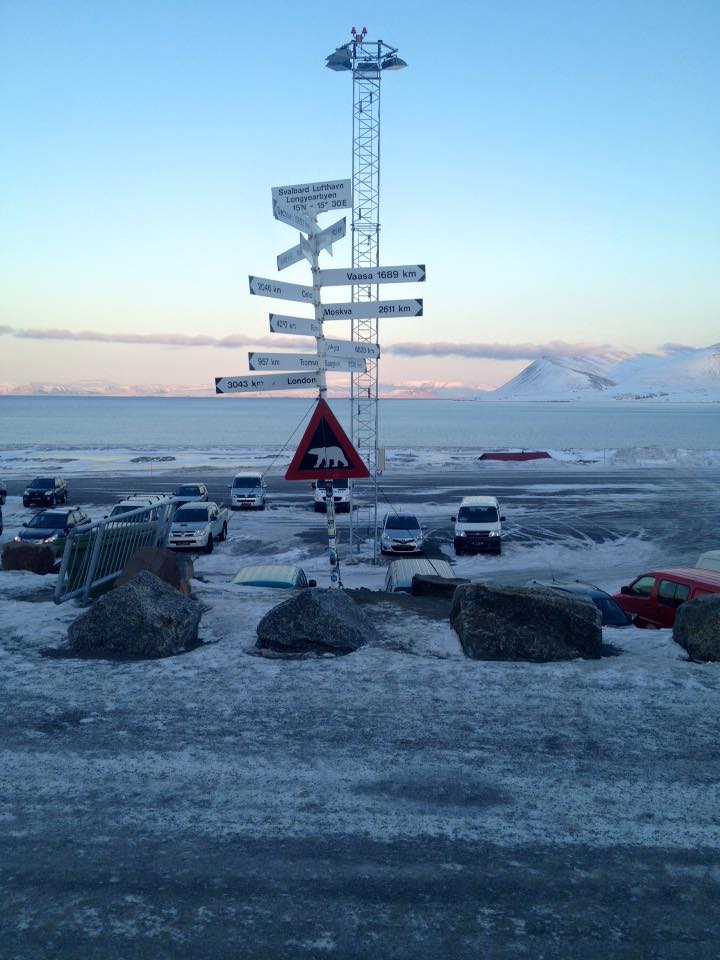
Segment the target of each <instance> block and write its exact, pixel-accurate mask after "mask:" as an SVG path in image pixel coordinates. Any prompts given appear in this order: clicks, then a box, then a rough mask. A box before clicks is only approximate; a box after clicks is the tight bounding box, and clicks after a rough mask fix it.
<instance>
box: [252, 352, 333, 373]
mask: <svg viewBox="0 0 720 960" xmlns="http://www.w3.org/2000/svg"><path fill="white" fill-rule="evenodd" d="M248 366H249V367H250V369H251V370H317V368H318V357H317V354H315V353H254V352H253V353H249V354H248Z"/></svg>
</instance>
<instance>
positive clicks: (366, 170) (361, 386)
mask: <svg viewBox="0 0 720 960" xmlns="http://www.w3.org/2000/svg"><path fill="white" fill-rule="evenodd" d="M366 35H367V30H366V29H365V27H363V29H362V32H361V33H357V32H356V31H355V28H354V27H353V29H352V36H353V39H352V40H351V41H350V43H348V44H345V46H343V47H338V48H337V50H336V51H335V53H332V54H330V56H329V57H328V58H327V59H328V63H327V66H328V67H330V68H331V69H332V70H351V71H352V75H353V136H352V185H353V213H352V266H353V267H378V266H380V260H379V257H380V80H381V77H382V75H383V72H384V71H385V70H399V69H401V68H402V67H405V66H407V64H406V63H405V61H404V60H401V59H400V57H398V56H397V48H396V47H390V46H388V45H387V44H386V43H383V41H382V40H372V41H370V40H366V39H365V38H366ZM352 299H353V300H377V299H379V298H378V288H377V285H376V284H375V285H358V286H354V287H353V288H352ZM379 326H380V324H379V320H378V319H377V318H372V319H362V320H361V319H354V320H352V321H351V327H352V329H351V339H353V340H360V341H365V342H366V343H379ZM366 362H367V370H366V372H365V373H353V374H351V386H350V403H351V421H350V422H351V438H352V441H353V443H354V445H355V448H356V449H357V451H358V453H359V454H360V456H361V457H362V458H363V460H364V461H365V463H366V465H367V468H368V470H369V471H370V483H371V485H372V492H371V498H370V503H369V506H368V507H367V508H366V510H364V511H360V510H356V511H354V512H353V510H352V509H351V511H350V550H351V551H352V549H353V547H354V546H356V545H357V546H359V540H360V537H359V530H360V529H361V528H365V527H366V528H367V531H368V534H369V535H371V536H372V538H373V559H376V558H377V513H378V486H377V459H378V458H377V448H378V423H379V417H378V370H379V361H378V360H376V359H367V361H366ZM362 514H365V516H363V515H362Z"/></svg>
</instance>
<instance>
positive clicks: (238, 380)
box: [215, 373, 318, 393]
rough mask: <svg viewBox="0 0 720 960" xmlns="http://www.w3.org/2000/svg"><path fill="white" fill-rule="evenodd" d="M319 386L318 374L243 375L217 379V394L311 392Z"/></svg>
mask: <svg viewBox="0 0 720 960" xmlns="http://www.w3.org/2000/svg"><path fill="white" fill-rule="evenodd" d="M317 386H318V375H317V374H316V373H265V374H257V373H256V374H252V373H251V374H247V373H241V374H240V376H238V377H215V393H262V392H263V391H265V390H309V389H312V388H313V387H317Z"/></svg>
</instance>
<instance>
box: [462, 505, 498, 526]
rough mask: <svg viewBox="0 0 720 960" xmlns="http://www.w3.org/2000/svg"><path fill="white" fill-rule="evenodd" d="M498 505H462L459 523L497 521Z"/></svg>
mask: <svg viewBox="0 0 720 960" xmlns="http://www.w3.org/2000/svg"><path fill="white" fill-rule="evenodd" d="M497 519H498V512H497V507H460V513H458V522H459V523H497Z"/></svg>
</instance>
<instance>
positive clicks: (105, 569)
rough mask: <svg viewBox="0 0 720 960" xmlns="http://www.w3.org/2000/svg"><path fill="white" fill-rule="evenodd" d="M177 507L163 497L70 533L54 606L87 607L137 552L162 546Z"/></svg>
mask: <svg viewBox="0 0 720 960" xmlns="http://www.w3.org/2000/svg"><path fill="white" fill-rule="evenodd" d="M177 505H178V501H177V500H176V499H175V498H174V497H163V498H162V499H161V500H157V501H155V503H153V504H151V505H150V506H147V507H139V508H138V509H137V510H129V511H127V512H126V513H121V514H118V515H117V516H114V517H106V518H105V519H104V520H95V521H94V522H93V523H91V524H89V525H88V526H83V527H80V528H77V529H75V530H73V531H71V533H70V534H68V538H67V540H66V542H65V550H64V552H63V555H62V560H61V562H60V572H59V573H58V579H57V585H56V587H55V603H64V602H65V601H66V600H74V599H79V600H80V601H81V602H82V603H88V602H89V600H90V597H91V594H92V593H93V591H98V590H99V589H100V588H102V587H103V586H105V585H107V584H110V583H112V582H113V580H115V579H116V577H117V576H118V575H119V574H120V573H121V571H122V569H123V567H124V566H125V564H126V562H127V561H128V560H129V558H130V557H131V556H132V555H133V554H134V553H135V552H136V551H137V550H140V549H141V548H142V547H160V546H162V545H163V544H164V543H165V542H166V540H167V536H168V533H169V531H170V524H171V523H172V518H173V514H174V513H175V508H176V507H177Z"/></svg>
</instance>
